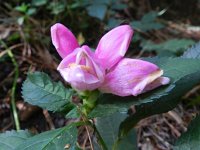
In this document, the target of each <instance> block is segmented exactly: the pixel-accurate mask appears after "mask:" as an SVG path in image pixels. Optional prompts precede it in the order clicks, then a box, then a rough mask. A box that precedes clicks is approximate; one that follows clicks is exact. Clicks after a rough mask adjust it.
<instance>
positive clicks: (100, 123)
mask: <svg viewBox="0 0 200 150" xmlns="http://www.w3.org/2000/svg"><path fill="white" fill-rule="evenodd" d="M126 117H127V114H121V113H115V114H113V115H111V116H107V117H102V118H97V119H96V128H97V130H98V131H99V133H100V135H101V137H102V138H103V140H104V142H105V144H106V145H107V148H108V150H111V149H112V147H113V146H114V144H115V146H116V148H117V150H121V149H123V148H124V147H126V149H127V150H134V149H136V146H137V144H136V143H137V142H136V141H137V140H136V134H135V131H134V130H133V131H132V132H130V134H129V135H128V136H127V137H125V138H124V139H121V140H119V141H118V131H119V125H120V123H121V121H123V120H124V119H125V118H126Z"/></svg>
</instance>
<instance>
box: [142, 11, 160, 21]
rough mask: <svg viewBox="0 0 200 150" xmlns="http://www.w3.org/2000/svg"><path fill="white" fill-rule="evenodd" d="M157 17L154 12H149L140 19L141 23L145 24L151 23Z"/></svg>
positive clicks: (156, 13)
mask: <svg viewBox="0 0 200 150" xmlns="http://www.w3.org/2000/svg"><path fill="white" fill-rule="evenodd" d="M157 17H158V12H156V11H150V12H148V13H146V14H145V15H144V16H143V17H142V19H141V21H142V22H144V23H145V22H146V23H148V22H153V21H154V20H155V19H156V18H157Z"/></svg>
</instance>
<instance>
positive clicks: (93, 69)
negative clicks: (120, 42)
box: [58, 46, 105, 91]
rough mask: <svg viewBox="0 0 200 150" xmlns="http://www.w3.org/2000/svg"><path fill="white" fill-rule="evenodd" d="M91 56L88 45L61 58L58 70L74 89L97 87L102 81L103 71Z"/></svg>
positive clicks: (92, 88)
mask: <svg viewBox="0 0 200 150" xmlns="http://www.w3.org/2000/svg"><path fill="white" fill-rule="evenodd" d="M93 56H94V54H93V53H92V51H90V49H89V47H87V46H82V47H81V48H77V49H75V50H74V52H72V53H71V54H70V55H68V56H67V57H65V58H64V59H63V60H62V62H61V63H60V65H59V66H58V71H59V72H60V73H61V75H62V77H63V78H64V79H65V80H66V81H67V82H68V83H70V84H71V86H72V87H73V88H75V89H76V90H79V91H85V90H94V89H97V88H98V87H99V86H100V85H101V84H102V83H103V81H104V76H105V73H104V69H102V68H101V67H100V66H99V65H98V63H96V61H95V59H96V58H95V57H93Z"/></svg>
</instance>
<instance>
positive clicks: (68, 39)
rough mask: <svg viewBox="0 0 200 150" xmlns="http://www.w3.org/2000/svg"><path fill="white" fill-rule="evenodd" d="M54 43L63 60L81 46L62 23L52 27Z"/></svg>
mask: <svg viewBox="0 0 200 150" xmlns="http://www.w3.org/2000/svg"><path fill="white" fill-rule="evenodd" d="M51 39H52V43H53V45H54V46H55V48H56V50H57V51H58V53H59V55H60V56H61V57H62V58H65V57H66V56H67V55H68V54H70V53H71V52H72V51H73V50H74V49H76V48H77V47H79V44H78V42H77V40H76V38H75V36H74V35H73V33H72V32H71V31H70V30H69V29H68V28H66V27H65V26H64V25H62V24H60V23H56V24H55V25H53V26H52V27H51Z"/></svg>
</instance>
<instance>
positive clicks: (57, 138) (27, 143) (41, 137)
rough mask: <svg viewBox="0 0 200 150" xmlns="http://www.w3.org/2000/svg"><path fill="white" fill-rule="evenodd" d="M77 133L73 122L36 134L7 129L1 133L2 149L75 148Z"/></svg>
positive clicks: (0, 148)
mask: <svg viewBox="0 0 200 150" xmlns="http://www.w3.org/2000/svg"><path fill="white" fill-rule="evenodd" d="M77 134H78V133H77V128H76V127H75V126H74V125H73V124H72V125H69V126H66V127H63V128H59V129H56V130H52V131H47V132H43V133H41V134H38V135H34V136H33V135H32V134H30V133H29V132H28V131H19V132H17V131H7V132H6V133H3V134H0V150H46V149H48V150H61V149H63V150H64V149H65V147H67V148H68V149H75V148H76V147H77V146H76V140H77Z"/></svg>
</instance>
